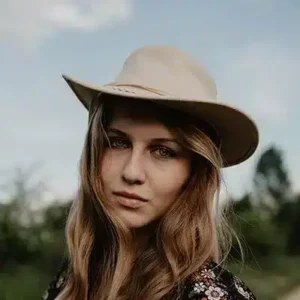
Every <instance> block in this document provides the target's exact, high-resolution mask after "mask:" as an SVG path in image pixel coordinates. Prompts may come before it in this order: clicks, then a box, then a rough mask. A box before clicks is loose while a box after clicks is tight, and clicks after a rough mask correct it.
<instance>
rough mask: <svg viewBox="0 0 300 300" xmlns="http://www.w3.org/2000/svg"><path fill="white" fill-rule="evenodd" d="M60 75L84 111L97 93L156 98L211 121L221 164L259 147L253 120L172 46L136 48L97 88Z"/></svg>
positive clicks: (238, 159)
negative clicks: (227, 101)
mask: <svg viewBox="0 0 300 300" xmlns="http://www.w3.org/2000/svg"><path fill="white" fill-rule="evenodd" d="M63 78H64V79H65V80H66V81H67V83H68V84H69V86H70V87H71V89H72V90H73V92H74V93H75V94H76V96H77V97H78V99H79V100H80V101H81V103H82V104H83V105H84V107H86V108H87V109H89V106H90V103H91V101H92V100H93V99H95V97H98V96H99V94H100V93H104V94H110V95H116V96H121V98H123V99H124V101H129V100H130V99H140V100H151V101H155V102H157V103H161V104H163V105H166V106H169V107H171V108H173V109H176V110H180V111H183V112H185V113H187V114H191V115H192V116H194V117H197V118H199V120H202V121H204V122H206V123H209V124H210V125H211V126H212V127H213V128H214V129H215V130H216V131H217V133H218V135H219V136H220V138H221V145H220V151H221V154H222V157H223V159H224V165H223V167H229V166H233V165H237V164H239V163H241V162H243V161H245V160H247V159H248V158H249V157H250V156H252V154H253V153H254V152H255V150H256V149H257V146H258V142H259V133H258V129H257V126H256V124H255V122H254V121H253V120H252V119H251V118H250V117H249V116H248V115H247V114H246V113H244V112H243V111H241V110H240V109H238V108H236V107H233V106H230V105H228V104H224V103H221V102H220V100H219V99H217V89H216V85H215V82H214V80H213V79H212V78H211V77H210V76H209V75H208V73H207V71H206V70H205V69H204V68H203V67H201V66H200V65H199V64H198V62H197V61H196V60H195V59H194V58H192V57H190V56H189V55H187V54H186V53H184V52H182V51H180V50H178V49H177V48H175V47H171V46H145V47H142V48H140V49H138V50H136V51H134V52H133V53H132V54H131V55H130V56H129V57H128V58H127V60H126V61H125V64H124V66H123V68H122V70H121V72H120V73H119V75H118V76H117V77H116V79H115V81H114V82H112V83H109V84H105V85H99V86H97V85H91V84H88V83H84V82H82V81H79V80H76V79H74V78H72V77H70V76H67V75H63ZM99 99H101V97H99ZM99 101H100V100H99Z"/></svg>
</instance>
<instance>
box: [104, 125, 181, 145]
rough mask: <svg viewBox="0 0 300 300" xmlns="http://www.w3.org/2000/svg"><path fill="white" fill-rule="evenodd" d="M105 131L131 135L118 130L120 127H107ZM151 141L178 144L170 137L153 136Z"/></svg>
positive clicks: (124, 135)
mask: <svg viewBox="0 0 300 300" xmlns="http://www.w3.org/2000/svg"><path fill="white" fill-rule="evenodd" d="M107 131H108V132H110V133H115V134H117V135H119V136H122V137H126V138H130V137H131V136H130V135H129V134H127V133H126V132H124V131H122V130H120V129H116V128H113V127H108V128H107ZM150 142H151V143H166V142H171V143H175V144H180V143H179V142H178V141H177V140H176V139H172V138H153V139H151V140H150Z"/></svg>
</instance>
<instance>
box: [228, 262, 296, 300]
mask: <svg viewBox="0 0 300 300" xmlns="http://www.w3.org/2000/svg"><path fill="white" fill-rule="evenodd" d="M228 269H230V270H231V271H232V272H233V273H234V274H235V275H237V276H239V277H240V278H242V279H243V280H244V281H245V282H246V284H247V285H248V286H249V287H250V289H251V290H252V291H253V293H254V294H255V295H256V296H257V298H258V300H260V299H263V300H277V299H279V298H282V297H283V296H284V295H286V294H287V293H289V292H290V291H291V290H292V289H294V288H295V287H297V286H300V257H275V258H270V259H268V260H265V261H264V262H263V263H252V264H251V265H247V266H246V265H245V266H243V267H241V266H240V265H230V266H228Z"/></svg>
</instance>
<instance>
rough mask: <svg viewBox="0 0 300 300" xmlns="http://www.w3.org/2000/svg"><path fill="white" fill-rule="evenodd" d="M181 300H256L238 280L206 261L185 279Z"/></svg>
mask: <svg viewBox="0 0 300 300" xmlns="http://www.w3.org/2000/svg"><path fill="white" fill-rule="evenodd" d="M183 299H191V300H245V299H247V300H256V298H255V296H254V295H253V293H252V292H251V291H250V289H249V288H248V287H247V286H246V284H245V283H244V282H243V281H242V280H241V279H240V278H238V277H236V276H235V275H233V274H232V273H231V272H229V271H228V270H226V269H225V268H223V267H221V266H220V265H218V264H217V263H216V262H214V261H208V262H207V263H205V264H204V265H203V266H202V267H201V268H200V269H199V270H197V272H195V273H194V274H192V275H191V276H190V277H189V278H188V279H187V282H186V283H185V291H184V297H183Z"/></svg>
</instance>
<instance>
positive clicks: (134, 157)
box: [122, 151, 145, 184]
mask: <svg viewBox="0 0 300 300" xmlns="http://www.w3.org/2000/svg"><path fill="white" fill-rule="evenodd" d="M122 179H123V180H124V181H125V182H127V183H129V184H143V183H144V181H145V171H144V168H143V155H142V154H141V153H137V152H135V151H132V152H131V154H130V156H129V157H128V158H127V161H126V162H125V164H124V167H123V171H122Z"/></svg>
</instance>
